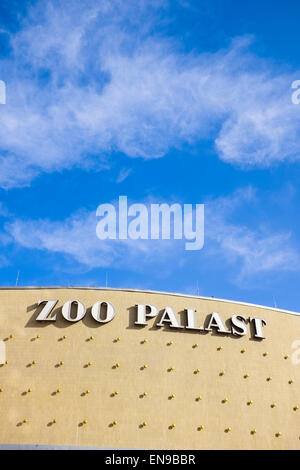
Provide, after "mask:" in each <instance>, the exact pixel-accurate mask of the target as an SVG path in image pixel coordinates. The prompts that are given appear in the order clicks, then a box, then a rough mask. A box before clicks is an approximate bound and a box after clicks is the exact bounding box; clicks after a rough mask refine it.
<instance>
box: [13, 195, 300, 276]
mask: <svg viewBox="0 0 300 470" xmlns="http://www.w3.org/2000/svg"><path fill="white" fill-rule="evenodd" d="M255 199H256V195H255V191H254V190H253V189H252V188H251V187H250V188H243V189H241V190H238V191H237V192H235V193H234V194H233V195H231V196H227V197H221V198H217V199H214V200H210V201H207V204H206V210H205V245H204V248H203V250H201V251H199V252H197V253H195V252H193V253H192V255H191V254H190V253H187V252H186V251H185V250H184V240H176V241H174V240H173V241H172V240H124V241H119V240H105V241H100V240H99V239H98V238H97V237H96V233H95V231H96V224H97V222H98V220H97V218H96V214H95V212H87V211H78V212H77V213H75V214H73V215H72V216H71V217H69V218H68V219H67V220H65V221H60V222H54V221H51V220H22V219H16V220H14V221H12V222H7V224H6V226H5V227H6V232H7V234H9V236H10V237H11V241H12V242H13V243H14V244H16V245H18V246H20V247H23V248H29V249H34V250H41V251H45V252H48V253H56V254H58V255H61V256H63V257H67V258H68V259H69V260H71V261H73V262H75V263H77V265H81V266H82V268H83V269H84V270H85V271H87V270H91V269H94V268H99V267H101V268H103V267H109V266H110V267H114V268H126V269H127V270H128V271H131V272H140V271H143V270H145V269H148V268H150V267H151V269H153V268H154V267H155V269H156V271H157V272H159V271H160V270H163V272H164V273H167V272H168V273H170V272H174V270H176V269H177V268H178V267H180V266H187V265H188V263H190V262H191V256H193V261H192V263H193V269H194V270H195V272H197V268H196V266H197V263H201V266H202V267H203V266H205V263H208V264H207V265H208V266H210V265H211V260H212V259H213V260H214V264H215V265H216V260H218V262H220V267H225V266H226V267H227V268H228V269H230V271H229V272H230V273H231V274H230V276H229V278H230V279H231V281H232V282H243V281H244V280H245V279H248V278H250V277H253V276H255V275H257V274H258V273H260V274H264V273H270V272H272V273H274V272H282V271H295V270H299V269H300V256H299V252H298V250H297V248H296V247H295V246H294V243H293V239H292V236H291V233H289V232H287V231H281V232H278V231H277V232H275V231H274V230H272V229H266V228H265V227H263V225H261V226H257V228H256V229H253V228H250V227H249V226H248V225H247V224H245V225H242V224H241V223H237V222H233V221H232V219H234V218H235V219H236V218H237V217H236V214H237V213H238V211H243V210H244V209H245V206H246V205H247V204H252V203H254V202H255ZM60 265H62V269H64V267H63V263H61V262H60ZM217 270H218V269H217Z"/></svg>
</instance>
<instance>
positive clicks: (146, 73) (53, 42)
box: [0, 0, 300, 188]
mask: <svg viewBox="0 0 300 470" xmlns="http://www.w3.org/2000/svg"><path fill="white" fill-rule="evenodd" d="M161 8H167V2H164V1H159V0H157V1H155V0H153V1H151V2H144V1H143V2H139V3H138V6H137V3H136V2H130V1H129V2H121V1H119V0H115V1H112V2H111V1H104V0H102V1H100V2H97V3H95V2H93V1H85V2H79V1H73V2H69V1H67V2H62V3H60V2H54V1H53V2H52V1H47V2H40V3H38V5H37V6H35V7H33V8H32V10H31V13H30V15H29V16H28V18H27V20H26V21H24V23H23V26H22V29H21V30H20V31H18V32H17V33H15V34H14V36H12V37H11V46H12V53H11V56H10V57H9V58H7V59H6V60H5V61H4V60H3V61H2V63H1V66H2V69H3V70H4V71H5V76H6V77H7V78H6V81H7V104H6V105H5V106H3V107H2V108H1V113H0V185H1V186H2V187H4V188H10V187H14V186H22V185H26V184H29V183H30V181H31V180H32V179H33V178H35V177H36V176H37V175H39V174H40V173H41V172H53V171H58V170H61V169H70V168H72V167H73V166H80V167H82V168H91V167H100V168H101V166H103V165H107V163H108V162H109V159H110V158H111V157H110V156H111V155H112V154H113V153H114V152H115V151H118V152H122V153H124V154H126V155H127V156H128V157H141V158H145V159H151V158H159V157H162V156H164V155H165V154H166V153H167V152H168V151H169V150H170V149H171V148H174V147H177V148H180V146H181V145H182V144H185V143H194V142H197V141H200V140H201V139H211V141H213V142H215V149H216V152H217V153H218V155H219V157H220V158H221V159H223V160H225V161H227V162H229V163H231V164H238V165H241V166H251V165H260V166H268V165H271V164H273V163H274V162H280V161H283V160H287V159H288V160H295V159H298V158H299V156H300V144H299V139H298V138H297V134H299V130H300V113H299V110H298V109H297V106H293V105H292V104H291V100H290V89H289V87H290V83H291V82H292V80H293V79H294V78H295V77H296V75H295V74H293V73H286V72H285V70H280V69H276V68H275V67H274V66H273V65H272V64H271V63H268V61H263V60H261V59H258V58H256V57H255V56H253V55H251V54H250V52H249V46H250V40H249V38H239V39H236V40H235V41H233V43H232V44H231V46H230V47H229V48H228V49H226V50H220V51H218V52H216V53H214V54H207V53H203V54H196V53H189V54H188V53H185V54H184V53H182V52H179V51H178V50H177V47H176V45H175V44H173V43H172V41H171V40H170V39H169V38H163V37H162V36H155V35H154V33H153V23H154V21H153V18H155V21H159V15H160V12H161Z"/></svg>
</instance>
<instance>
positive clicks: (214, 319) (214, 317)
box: [205, 312, 230, 333]
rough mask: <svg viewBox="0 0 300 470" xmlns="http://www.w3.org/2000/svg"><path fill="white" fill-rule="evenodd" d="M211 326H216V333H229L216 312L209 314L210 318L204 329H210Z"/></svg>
mask: <svg viewBox="0 0 300 470" xmlns="http://www.w3.org/2000/svg"><path fill="white" fill-rule="evenodd" d="M212 328H217V332H218V333H230V331H229V330H226V328H225V325H224V323H223V321H222V319H221V317H220V315H219V314H218V313H217V312H213V313H212V314H211V317H210V320H209V322H208V325H207V327H206V328H205V330H206V331H212Z"/></svg>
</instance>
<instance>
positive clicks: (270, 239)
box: [206, 187, 300, 282]
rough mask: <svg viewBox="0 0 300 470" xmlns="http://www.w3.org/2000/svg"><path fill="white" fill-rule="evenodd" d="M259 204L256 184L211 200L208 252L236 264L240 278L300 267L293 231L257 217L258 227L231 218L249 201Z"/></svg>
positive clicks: (230, 263)
mask: <svg viewBox="0 0 300 470" xmlns="http://www.w3.org/2000/svg"><path fill="white" fill-rule="evenodd" d="M255 203H256V204H257V203H258V204H259V202H258V201H257V200H256V194H255V191H254V189H253V188H251V187H248V188H243V189H241V190H238V191H236V192H235V193H234V194H233V195H231V196H229V197H223V198H222V197H221V198H218V199H216V200H215V201H211V204H208V208H209V209H208V212H209V213H208V214H207V217H206V221H207V223H206V236H207V238H208V245H209V246H208V255H209V256H214V257H215V258H217V259H220V258H221V259H222V260H223V261H226V263H227V265H229V266H230V265H231V266H232V267H234V266H235V270H234V276H233V278H234V279H235V281H237V282H242V281H244V280H245V279H247V278H249V277H251V276H255V275H256V274H259V273H261V274H263V273H270V272H279V271H296V270H299V269H300V254H299V252H298V249H297V247H296V246H295V243H294V242H293V237H292V233H291V232H287V231H281V232H275V231H274V230H272V229H267V228H266V227H265V226H264V224H263V223H262V222H261V221H260V220H257V221H256V222H257V227H256V229H253V228H250V227H249V226H248V225H246V224H244V225H242V224H241V223H239V224H236V223H233V222H232V221H230V219H232V217H233V215H234V214H236V213H237V211H238V210H239V211H243V210H245V209H244V207H245V204H253V205H254V204H255Z"/></svg>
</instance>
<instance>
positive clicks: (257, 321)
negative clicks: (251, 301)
mask: <svg viewBox="0 0 300 470" xmlns="http://www.w3.org/2000/svg"><path fill="white" fill-rule="evenodd" d="M249 320H250V321H252V322H253V324H254V338H261V339H265V336H264V335H263V331H262V327H263V326H264V325H266V324H267V322H266V321H265V320H263V319H262V318H249Z"/></svg>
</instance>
